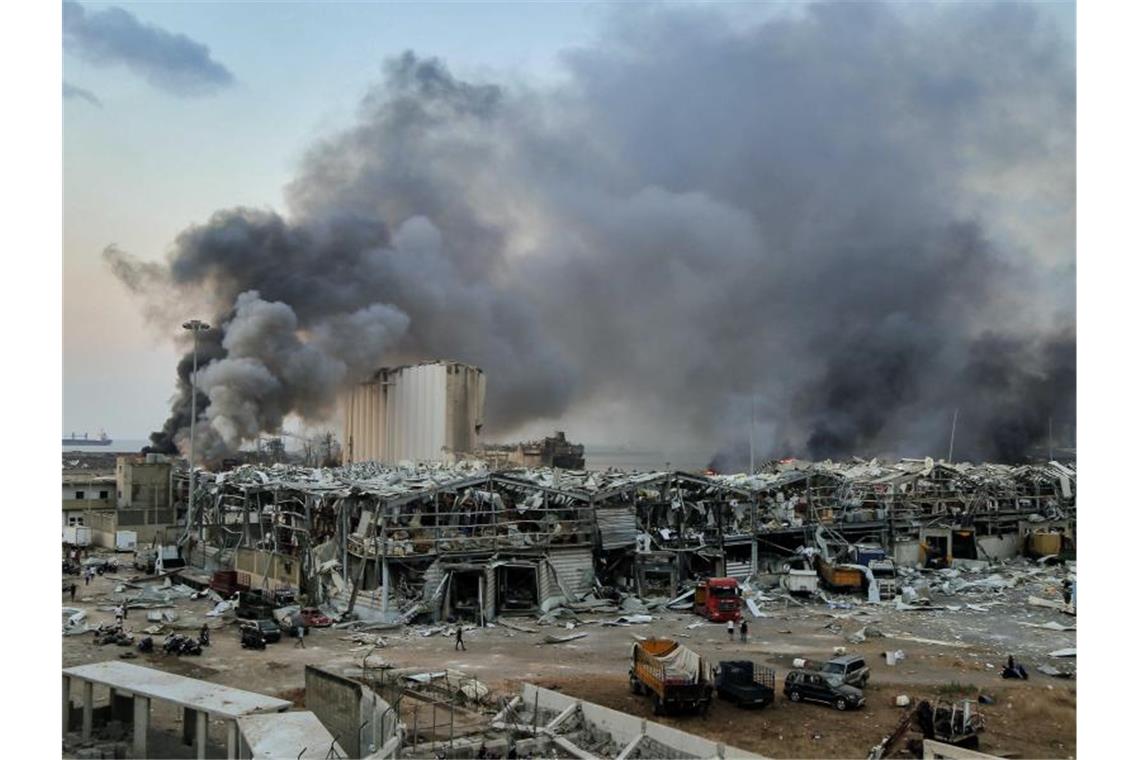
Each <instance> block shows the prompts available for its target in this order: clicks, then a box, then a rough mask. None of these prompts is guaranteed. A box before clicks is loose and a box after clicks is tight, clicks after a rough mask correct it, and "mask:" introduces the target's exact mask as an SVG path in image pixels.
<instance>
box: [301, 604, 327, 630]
mask: <svg viewBox="0 0 1140 760" xmlns="http://www.w3.org/2000/svg"><path fill="white" fill-rule="evenodd" d="M300 615H301V620H302V622H304V624H305V627H306V628H328V627H329V626H330V625H332V623H333V621H332V618H330V617H329V616H328V615H326V614H324V613H323V612H321V611H320V610H318V609H317V608H316V607H305V608H304V609H302V610H301V613H300Z"/></svg>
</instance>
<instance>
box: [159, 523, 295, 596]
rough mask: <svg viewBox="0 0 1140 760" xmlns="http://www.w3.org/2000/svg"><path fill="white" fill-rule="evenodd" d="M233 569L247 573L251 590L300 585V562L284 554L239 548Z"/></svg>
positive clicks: (235, 555) (235, 552)
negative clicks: (264, 587)
mask: <svg viewBox="0 0 1140 760" xmlns="http://www.w3.org/2000/svg"><path fill="white" fill-rule="evenodd" d="M139 540H140V541H141V540H142V537H141V536H140V537H139ZM234 569H235V570H239V571H241V572H243V573H249V584H250V586H251V587H252V588H262V587H263V586H267V587H268V588H270V589H277V588H287V587H291V588H299V587H300V584H301V560H300V559H298V558H296V557H290V556H288V555H286V554H274V553H273V552H267V551H262V550H259V549H249V548H247V547H244V546H243V547H239V548H238V549H236V550H235V551H234Z"/></svg>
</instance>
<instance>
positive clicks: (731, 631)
mask: <svg viewBox="0 0 1140 760" xmlns="http://www.w3.org/2000/svg"><path fill="white" fill-rule="evenodd" d="M734 625H735V623H733V622H732V620H729V621H728V640H729V641H732V639H733V638H734V637H735V633H736V629H735V628H734V627H733V626H734Z"/></svg>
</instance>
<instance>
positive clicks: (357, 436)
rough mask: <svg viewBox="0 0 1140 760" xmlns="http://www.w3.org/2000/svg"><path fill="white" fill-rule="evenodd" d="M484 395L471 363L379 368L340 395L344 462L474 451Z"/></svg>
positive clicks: (417, 458)
mask: <svg viewBox="0 0 1140 760" xmlns="http://www.w3.org/2000/svg"><path fill="white" fill-rule="evenodd" d="M485 395H486V378H485V377H484V375H483V370H481V369H479V368H478V367H472V366H471V365H469V364H461V363H459V362H451V361H434V362H424V363H423V364H413V365H408V366H403V367H386V368H384V369H381V370H379V371H378V372H377V373H376V374H375V375H374V376H373V378H372V379H371V380H369V381H368V382H366V383H361V384H360V385H358V386H356V387H355V388H353V389H352V390H351V391H349V392H348V393H346V394H345V395H344V396H343V398H342V406H343V414H344V435H343V437H342V438H341V441H342V442H343V446H344V461H345V463H346V464H347V463H350V462H367V461H376V462H385V463H389V464H395V463H397V462H400V461H401V460H409V461H413V462H425V461H445V460H448V459H450V458H451V457H452V455H454V454H463V453H468V452H473V451H475V449H476V448H477V446H478V443H479V433H480V431H481V430H482V428H483V400H484V396H485Z"/></svg>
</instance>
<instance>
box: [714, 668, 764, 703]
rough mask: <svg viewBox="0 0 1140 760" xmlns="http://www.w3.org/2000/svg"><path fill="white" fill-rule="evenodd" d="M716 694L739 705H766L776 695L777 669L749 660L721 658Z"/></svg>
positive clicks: (717, 674) (717, 673) (717, 671)
mask: <svg viewBox="0 0 1140 760" xmlns="http://www.w3.org/2000/svg"><path fill="white" fill-rule="evenodd" d="M716 694H717V696H718V697H720V698H721V699H723V700H725V701H727V702H735V703H736V705H737V706H738V707H766V706H768V705H770V704H772V700H773V699H774V698H775V696H776V671H774V670H772V669H771V668H765V667H761V666H759V665H757V664H755V663H753V662H750V661H749V660H721V661H720V664H719V665H718V666H717V670H716Z"/></svg>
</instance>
